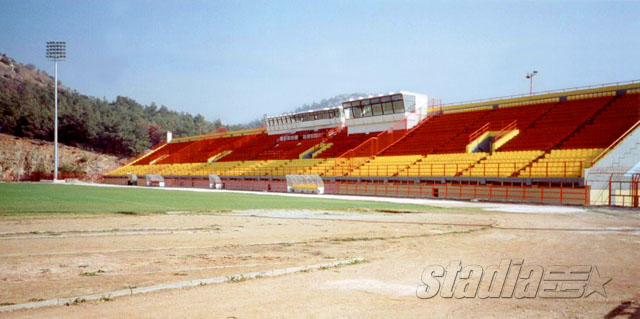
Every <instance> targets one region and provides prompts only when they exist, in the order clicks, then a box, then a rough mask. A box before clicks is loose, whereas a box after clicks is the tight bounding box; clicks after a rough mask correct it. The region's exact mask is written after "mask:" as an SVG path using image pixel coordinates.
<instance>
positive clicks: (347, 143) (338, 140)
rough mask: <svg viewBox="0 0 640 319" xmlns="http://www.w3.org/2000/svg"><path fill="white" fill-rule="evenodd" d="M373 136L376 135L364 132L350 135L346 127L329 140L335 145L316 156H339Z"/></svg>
mask: <svg viewBox="0 0 640 319" xmlns="http://www.w3.org/2000/svg"><path fill="white" fill-rule="evenodd" d="M373 136H375V135H373V134H364V133H360V134H351V135H348V132H347V130H346V129H344V130H342V131H340V133H338V134H337V135H336V136H334V137H333V138H331V139H330V140H329V142H330V143H332V144H333V145H332V146H331V147H330V148H328V149H326V150H325V151H323V152H322V153H320V154H319V155H318V156H316V157H318V158H332V157H338V156H340V155H342V154H343V153H345V152H346V151H348V150H350V149H352V148H355V147H357V146H358V145H360V144H362V143H363V142H364V141H366V140H367V139H369V138H371V137H373Z"/></svg>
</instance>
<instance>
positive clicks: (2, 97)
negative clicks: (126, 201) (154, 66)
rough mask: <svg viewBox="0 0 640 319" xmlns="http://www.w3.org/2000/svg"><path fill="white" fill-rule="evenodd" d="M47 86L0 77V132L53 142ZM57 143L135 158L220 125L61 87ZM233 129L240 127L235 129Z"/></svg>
mask: <svg viewBox="0 0 640 319" xmlns="http://www.w3.org/2000/svg"><path fill="white" fill-rule="evenodd" d="M53 91H54V89H53V85H47V86H43V85H38V84H35V83H31V82H26V81H15V80H11V79H5V78H2V79H0V132H2V133H6V134H11V135H15V136H20V137H27V138H36V139H42V140H49V141H52V140H53V134H54V130H53V125H52V124H53V117H54V101H53V99H54V95H53V93H54V92H53ZM58 113H59V114H58V121H59V122H58V130H59V131H58V132H59V135H58V139H59V141H60V142H61V143H64V144H66V145H71V146H77V147H81V148H83V149H87V150H92V151H96V152H100V153H106V154H113V155H117V156H132V155H135V154H139V153H141V152H143V151H144V150H146V149H148V148H149V147H151V146H152V145H155V144H157V143H159V142H161V141H162V140H163V139H164V138H165V136H166V131H171V132H173V134H174V136H176V137H180V136H188V135H196V134H200V133H202V134H204V133H208V132H212V131H215V130H216V129H220V128H221V127H223V125H222V123H221V122H220V120H219V119H218V120H216V121H213V122H210V121H207V120H205V118H204V117H203V116H202V115H200V114H198V115H196V116H193V115H191V114H188V113H184V112H176V111H171V110H169V109H168V108H167V107H166V106H164V105H162V106H160V107H158V106H157V105H156V104H155V103H151V105H147V106H145V105H142V104H140V103H138V102H136V101H134V100H133V99H130V98H127V97H121V96H119V97H117V98H116V99H115V100H114V101H107V100H106V99H98V98H94V97H89V96H86V95H82V94H79V93H78V92H75V91H70V90H67V89H62V90H59V92H58ZM236 127H241V125H238V126H236Z"/></svg>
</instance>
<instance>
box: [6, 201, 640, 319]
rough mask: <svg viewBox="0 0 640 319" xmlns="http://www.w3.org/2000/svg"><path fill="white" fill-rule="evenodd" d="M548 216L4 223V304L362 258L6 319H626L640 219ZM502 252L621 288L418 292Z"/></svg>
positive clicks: (281, 214)
mask: <svg viewBox="0 0 640 319" xmlns="http://www.w3.org/2000/svg"><path fill="white" fill-rule="evenodd" d="M480 207H483V206H480ZM502 210H508V209H502ZM540 210H541V211H544V212H545V213H522V212H520V213H508V212H499V211H487V210H483V209H480V208H469V207H459V208H456V207H453V208H448V209H442V210H435V211H434V212H433V213H411V212H406V213H381V212H373V211H367V212H357V211H351V212H336V211H286V210H280V211H242V212H229V213H211V214H188V213H185V214H180V213H174V214H154V215H144V214H143V215H116V214H113V215H93V216H92V215H25V216H16V215H13V216H2V217H0V303H1V304H2V305H3V306H8V305H12V304H15V305H17V304H23V303H28V302H37V301H41V300H50V299H57V298H63V297H76V296H83V295H90V294H98V293H105V292H110V291H116V290H120V289H125V288H132V287H145V286H150V285H156V284H163V283H172V282H180V281H185V280H195V279H204V278H212V277H219V276H230V275H233V274H240V273H247V272H254V271H261V270H271V269H281V268H287V267H295V266H304V265H312V264H318V263H325V262H330V261H336V260H346V259H349V258H354V257H362V258H365V259H366V262H364V263H360V264H355V265H346V266H340V267H336V268H328V269H320V270H314V271H306V272H300V273H296V274H289V275H284V276H279V277H275V278H258V279H251V280H243V281H239V282H229V283H221V284H211V285H206V286H198V287H193V288H186V289H173V290H165V291H160V292H154V293H148V294H139V295H132V296H125V297H119V298H113V299H109V300H102V301H86V302H82V300H79V302H78V303H77V304H73V305H69V306H53V307H42V308H38V309H28V310H16V311H4V312H0V317H2V318H4V317H6V318H89V317H93V318H96V317H100V318H129V317H137V318H158V317H162V318H176V317H189V318H265V317H269V318H274V317H275V318H362V317H374V318H376V317H377V318H414V317H423V318H424V317H426V318H603V317H605V316H607V315H609V317H610V318H626V315H624V316H623V315H615V314H614V315H613V316H612V314H613V313H612V311H613V310H614V309H615V308H616V307H618V306H620V305H621V302H622V301H625V300H633V299H635V300H637V298H638V294H640V265H638V261H639V260H640V213H639V212H638V211H635V212H634V211H595V210H590V209H586V210H584V211H582V212H577V213H576V212H573V213H567V212H566V210H563V209H562V208H557V209H555V210H554V209H553V208H552V207H551V208H550V207H548V206H547V207H543V208H542V209H540ZM533 211H535V209H533ZM504 258H506V259H514V258H523V259H524V263H525V264H528V265H541V266H543V267H549V266H553V265H596V266H597V267H598V270H599V272H600V275H601V276H602V277H611V278H613V280H612V281H611V282H609V283H608V284H606V286H605V287H606V294H607V296H606V298H605V297H603V296H600V295H598V294H592V295H591V296H589V297H588V298H578V299H564V300H563V299H542V298H532V299H516V298H499V299H479V298H477V297H476V298H469V299H456V298H442V297H440V296H436V297H434V298H432V299H420V298H418V297H416V289H417V287H418V286H419V285H421V284H422V282H421V275H422V272H423V270H424V268H425V267H427V266H429V265H434V264H438V265H443V266H446V265H447V264H448V263H449V261H451V260H460V261H462V264H463V266H464V265H481V266H484V267H486V266H489V265H497V264H499V263H500V260H501V259H504ZM633 307H635V306H632V307H630V308H629V309H636V308H633ZM629 309H627V310H626V311H627V312H628V311H633V310H629Z"/></svg>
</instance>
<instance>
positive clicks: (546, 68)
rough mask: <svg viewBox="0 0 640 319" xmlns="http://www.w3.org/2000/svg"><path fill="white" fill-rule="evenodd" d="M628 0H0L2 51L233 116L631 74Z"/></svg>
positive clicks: (102, 83)
mask: <svg viewBox="0 0 640 319" xmlns="http://www.w3.org/2000/svg"><path fill="white" fill-rule="evenodd" d="M638 17H640V1H628V2H622V1H375V0H370V1H357V0H350V1H331V0H327V1H320V0H318V1H306V0H300V1H241V0H238V1H231V0H229V1H186V0H180V1H132V0H129V1H107V0H105V1H98V0H87V1H75V0H69V1H62V0H39V1H32V0H15V1H8V0H0V52H2V53H5V54H7V55H9V56H11V57H13V58H14V59H16V60H18V61H20V62H23V63H31V64H34V65H35V66H36V67H37V68H39V69H41V70H45V71H47V72H49V73H50V74H53V63H51V62H49V61H47V60H46V59H45V56H44V52H45V42H46V41H52V40H62V41H67V60H66V61H65V62H62V63H61V64H60V65H59V80H60V81H61V82H62V83H64V85H66V86H67V87H70V88H72V89H74V90H76V91H78V92H80V93H83V94H86V95H90V96H96V97H99V98H102V97H105V98H107V99H109V100H112V99H114V98H115V97H117V96H128V97H131V98H133V99H135V100H137V101H138V102H140V103H143V104H145V105H148V104H150V103H152V102H155V103H156V104H158V105H166V106H167V107H169V108H170V109H174V110H178V111H184V112H189V113H192V114H196V113H199V114H202V115H204V116H205V118H206V119H208V120H215V119H218V118H220V119H221V120H222V121H223V123H227V124H233V123H241V122H248V121H251V120H254V119H256V118H261V117H262V116H263V114H267V115H277V114H281V113H283V112H288V111H292V110H293V109H295V108H296V107H299V106H301V105H303V104H305V103H312V102H314V101H319V100H321V99H323V98H328V97H332V96H335V95H338V94H342V93H353V92H365V93H387V92H397V91H399V90H408V91H414V92H420V93H424V94H427V95H428V96H429V98H439V99H442V101H443V102H444V103H451V102H460V101H467V100H474V99H482V98H490V97H497V96H506V95H512V94H521V93H528V91H529V80H527V79H525V75H526V74H527V72H531V71H533V70H537V71H538V72H539V73H538V75H536V76H535V77H534V83H533V85H534V91H545V90H553V89H561V88H568V87H576V86H584V85H591V84H600V83H608V82H618V81H627V80H635V79H640V63H639V62H638V61H639V60H640V59H639V58H640V19H639V18H638Z"/></svg>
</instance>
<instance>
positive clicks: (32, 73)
mask: <svg viewBox="0 0 640 319" xmlns="http://www.w3.org/2000/svg"><path fill="white" fill-rule="evenodd" d="M58 87H59V94H58V112H59V116H58V121H59V141H60V142H61V143H63V144H66V145H69V146H74V147H79V148H82V149H85V150H89V151H94V152H99V153H104V154H110V155H116V156H119V157H130V156H133V155H136V154H140V153H142V152H144V151H145V150H147V149H149V148H150V147H151V146H153V145H155V144H157V143H159V142H161V141H162V140H163V139H164V138H165V136H166V132H167V131H171V132H173V135H174V137H182V136H189V135H197V134H206V133H209V132H213V131H224V130H235V129H243V128H252V127H259V126H261V125H262V119H256V120H254V121H251V122H248V123H244V124H234V125H223V124H222V123H221V121H220V120H219V119H218V120H215V121H213V122H211V121H207V120H206V119H205V118H204V117H203V116H202V115H200V114H198V115H195V116H193V115H191V114H189V113H185V112H176V111H172V110H170V109H169V108H167V107H166V106H164V105H160V106H158V105H156V104H155V103H151V105H142V104H140V103H138V102H136V101H135V100H133V99H131V98H128V97H122V96H119V97H117V98H116V99H115V100H113V101H108V100H106V99H99V98H95V97H90V96H86V95H83V94H80V93H78V92H76V91H74V90H71V89H69V88H66V87H64V86H62V85H61V84H59V85H58ZM53 91H54V80H53V78H52V77H51V76H50V75H48V74H47V73H46V72H44V71H40V70H37V69H36V68H35V66H33V65H29V64H28V65H24V64H22V63H19V62H17V61H15V60H14V59H12V58H10V57H8V56H6V55H4V54H1V53H0V133H4V134H10V135H14V136H18V137H25V138H30V139H40V140H46V141H52V140H53V134H54V131H53V125H52V123H53V116H54V110H53V108H54V101H53V99H54V94H53V93H54V92H53ZM358 96H366V94H359V93H356V94H342V95H338V96H335V97H332V98H329V99H323V100H321V101H320V102H314V103H312V104H305V105H303V106H301V107H299V108H297V109H296V110H295V111H296V112H300V111H306V110H313V109H320V108H324V107H331V106H336V105H339V104H340V102H342V101H344V100H348V99H349V98H357V97H358Z"/></svg>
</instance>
